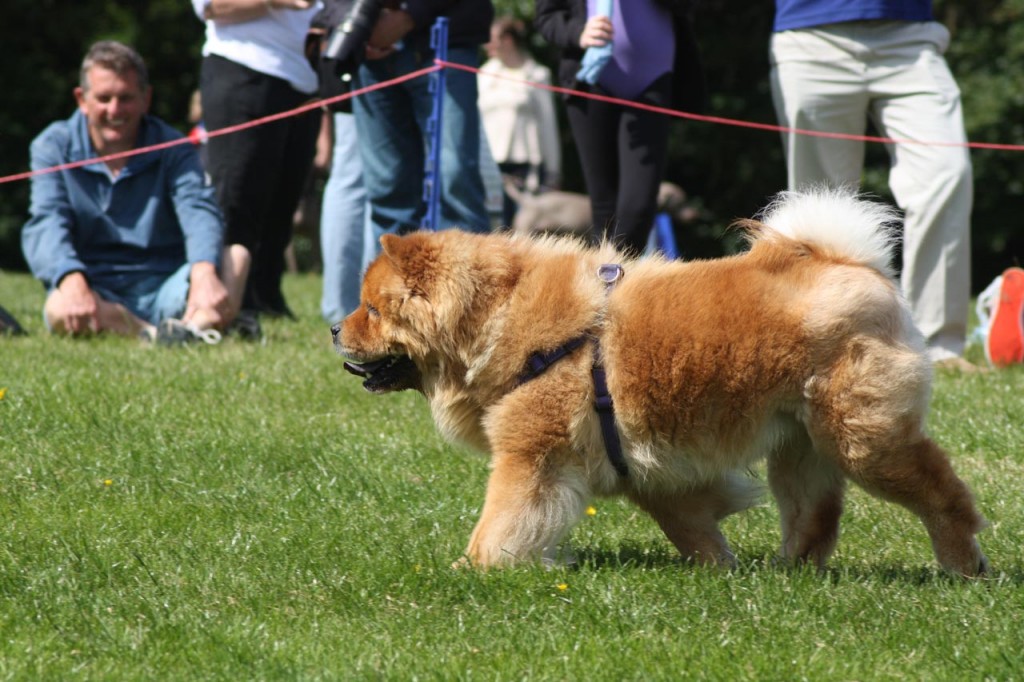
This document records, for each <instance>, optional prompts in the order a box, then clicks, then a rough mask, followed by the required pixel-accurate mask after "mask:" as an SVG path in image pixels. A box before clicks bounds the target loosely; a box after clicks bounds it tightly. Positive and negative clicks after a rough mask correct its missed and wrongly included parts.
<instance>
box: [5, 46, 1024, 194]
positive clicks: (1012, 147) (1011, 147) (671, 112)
mask: <svg viewBox="0 0 1024 682" xmlns="http://www.w3.org/2000/svg"><path fill="white" fill-rule="evenodd" d="M443 68H450V69H458V70H461V71H468V72H469V73H474V74H480V73H481V71H480V69H478V68H475V67H472V66H466V65H464V64H456V63H454V62H448V61H443V60H440V59H435V60H434V65H433V66H428V67H426V68H423V69H420V70H418V71H413V72H412V73H408V74H406V75H404V76H399V77H398V78H394V79H392V80H389V81H382V82H380V83H377V84H375V85H371V86H368V87H365V88H360V89H359V90H353V91H351V92H347V93H345V94H343V95H337V96H335V97H328V98H326V99H318V100H314V101H312V102H309V103H307V104H303V105H302V106H300V107H296V108H295V109H290V110H288V111H282V112H280V113H277V114H271V115H270V116H264V117H262V118H257V119H253V120H252V121H246V122H245V123H240V124H238V125H233V126H226V127H224V128H219V129H217V130H213V131H208V132H207V133H206V135H205V137H197V138H193V137H182V138H181V139H178V140H171V141H170V142H163V143H161V144H155V145H151V146H149V147H140V148H139V149H132V150H129V151H126V152H119V153H117V154H109V155H107V156H100V157H96V158H93V159H83V160H82V161H73V162H71V163H65V164H62V165H59V166H53V167H51V168H41V169H39V170H34V171H27V172H24V173H16V174H14V175H7V176H4V177H0V185H2V184H4V183H8V182H16V181H18V180H25V179H28V178H31V177H33V176H36V175H44V174H46V173H56V172H58V171H62V170H69V169H71V168H79V167H81V166H88V165H90V164H93V163H99V162H101V161H102V162H106V161H111V160H114V159H122V158H127V157H130V156H136V155H138V154H146V153H148V152H152V151H159V150H161V149H167V148H168V147H174V146H176V145H179V144H199V143H201V142H205V141H206V139H209V138H211V137H218V136H220V135H230V134H231V133H237V132H239V131H241V130H245V129H247V128H252V127H255V126H260V125H263V124H265V123H271V122H273V121H277V120H280V119H283V118H288V117H290V116H297V115H299V114H303V113H305V112H307V111H310V110H312V109H319V108H320V107H323V106H327V105H329V104H335V103H337V102H341V101H344V100H347V99H351V98H353V97H356V96H358V95H362V94H364V93H367V92H372V91H374V90H380V89H383V88H387V87H391V86H392V85H397V84H399V83H404V82H405V81H408V80H412V79H413V78H419V77H420V76H425V75H427V74H429V73H433V72H434V71H438V70H440V69H443ZM483 75H485V76H489V77H491V78H500V79H503V80H507V81H512V82H515V83H525V84H526V85H529V86H531V87H535V88H540V89H542V90H549V91H551V92H557V93H559V94H563V95H574V96H577V97H585V98H587V99H593V100H598V101H600V102H608V103H610V104H618V105H620V106H624V107H633V108H634V109H643V110H645V111H652V112H654V113H658V114H664V115H666V116H674V117H676V118H684V119H688V120H691V121H701V122H703V123H714V124H718V125H727V126H733V127H737V128H751V129H754V130H767V131H771V132H776V133H789V134H796V135H809V136H812V137H827V138H833V139H838V140H858V141H861V142H878V143H882V144H919V145H926V146H932V147H967V148H969V149H994V150H999V151H1009V152H1020V151H1024V145H1021V144H999V143H995V142H946V141H929V140H911V139H901V138H892V137H878V136H874V135H850V134H847V133H830V132H825V131H821V130H806V129H803V128H788V127H786V126H780V125H775V124H771V123H756V122H753V121H741V120H739V119H735V118H725V117H723V116H706V115H703V114H694V113H690V112H688V111H677V110H676V109H667V108H665V107H657V106H654V105H651V104H643V103H641V102H633V101H630V100H625V99H619V98H617V97H608V96H606V95H598V94H595V93H592V92H583V91H580V90H571V89H569V88H562V87H559V86H557V85H547V84H545V83H535V82H533V81H527V80H522V79H519V78H512V77H511V76H503V75H500V74H494V73H485V74H483Z"/></svg>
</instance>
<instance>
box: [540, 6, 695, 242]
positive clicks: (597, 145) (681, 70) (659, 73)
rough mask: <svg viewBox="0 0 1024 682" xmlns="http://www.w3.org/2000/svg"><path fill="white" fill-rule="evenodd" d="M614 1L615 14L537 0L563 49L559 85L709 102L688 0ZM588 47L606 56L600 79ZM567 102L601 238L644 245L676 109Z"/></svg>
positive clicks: (688, 107) (545, 30)
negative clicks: (659, 110)
mask: <svg viewBox="0 0 1024 682" xmlns="http://www.w3.org/2000/svg"><path fill="white" fill-rule="evenodd" d="M607 1H608V4H611V5H612V6H613V7H612V11H611V12H610V15H609V14H605V13H599V12H598V11H597V9H598V5H597V0H537V18H536V20H535V22H534V23H535V25H536V27H537V30H538V31H539V32H540V34H541V35H542V36H544V38H545V39H546V40H547V41H548V42H549V43H550V44H552V45H554V46H555V47H558V48H559V49H560V50H561V60H560V62H559V69H558V75H559V82H560V84H561V85H562V86H563V87H566V88H571V89H573V90H582V91H584V92H591V93H594V94H598V95H604V96H608V97H615V98H619V99H626V100H630V101H633V102H640V103H643V104H649V105H653V106H657V107H666V108H675V109H681V110H684V111H697V110H699V109H700V108H702V106H703V101H704V80H703V75H702V69H701V65H700V57H699V54H698V51H697V45H696V41H695V39H694V36H693V29H692V26H691V20H690V7H689V5H690V3H689V2H688V0H630V1H629V2H628V3H627V2H622V1H621V0H614V2H612V1H611V0H607ZM609 45H610V49H609ZM588 50H590V51H591V54H592V55H597V54H601V53H602V52H603V53H604V54H605V55H606V57H607V59H606V60H605V63H604V66H603V68H601V69H600V72H599V75H597V76H596V77H595V76H594V74H593V71H595V70H597V69H596V68H593V67H591V65H590V59H589V58H588V59H587V60H586V61H585V60H584V55H585V53H586V51H588ZM581 67H586V68H585V69H584V71H583V72H581ZM591 81H592V82H591ZM566 110H567V113H568V117H569V126H570V128H571V129H572V134H573V137H574V138H575V141H576V149H577V152H578V153H579V156H580V162H581V165H582V166H583V178H584V180H585V181H586V185H587V193H588V194H589V195H590V204H591V208H592V212H593V221H594V229H595V230H596V233H597V234H596V235H595V236H596V237H598V238H601V237H602V236H606V237H610V238H611V239H612V241H614V242H615V244H616V245H618V246H620V247H622V248H624V249H627V250H628V251H631V252H633V253H635V254H640V253H643V251H644V249H645V248H646V246H647V239H648V235H649V233H650V230H651V226H652V225H653V223H654V216H655V214H656V212H657V199H658V185H659V184H660V183H661V180H662V176H663V175H664V171H665V163H666V156H667V153H668V136H669V127H670V124H671V119H670V117H668V116H664V115H662V114H657V113H653V112H649V111H644V110H642V109H634V108H631V107H628V106H624V105H619V104H612V103H608V102H601V101H598V100H592V99H587V98H585V97H580V96H576V95H571V96H569V97H568V98H567V99H566Z"/></svg>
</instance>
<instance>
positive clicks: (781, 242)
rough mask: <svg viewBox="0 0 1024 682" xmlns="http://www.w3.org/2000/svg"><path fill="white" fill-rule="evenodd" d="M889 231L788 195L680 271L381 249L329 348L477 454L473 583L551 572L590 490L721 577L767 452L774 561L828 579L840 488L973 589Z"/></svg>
mask: <svg viewBox="0 0 1024 682" xmlns="http://www.w3.org/2000/svg"><path fill="white" fill-rule="evenodd" d="M895 218H896V216H895V214H894V212H893V211H892V210H891V209H889V208H887V207H886V206H884V205H883V204H880V203H875V202H872V201H867V200H865V199H863V198H861V197H858V196H856V195H855V194H853V193H851V192H848V191H845V190H831V189H818V190H814V191H810V192H805V193H783V194H781V195H779V196H778V197H777V198H776V199H775V201H774V202H773V203H772V205H771V206H769V207H768V208H767V209H766V210H765V211H764V212H763V213H762V217H761V219H760V220H744V221H740V223H739V225H740V226H741V227H742V228H744V229H745V231H746V232H747V233H748V234H749V241H750V249H749V250H748V251H746V252H744V253H742V254H740V255H735V256H731V257H727V258H722V259H718V260H709V261H693V262H681V261H667V260H664V259H662V258H660V257H651V258H647V259H639V260H638V259H633V258H627V257H625V256H623V255H622V254H621V253H618V252H616V250H615V249H614V248H612V246H610V245H607V244H605V245H603V246H599V247H594V248H591V247H587V246H585V245H583V244H581V243H579V242H578V241H572V240H566V239H558V238H553V237H541V238H531V237H525V236H520V235H498V234H494V235H474V234H468V233H466V232H462V231H458V230H450V231H444V232H437V233H429V232H418V233H413V234H409V235H407V236H403V237H399V236H394V235H386V236H384V237H383V238H382V239H381V245H382V247H383V251H382V254H381V255H380V256H379V257H378V258H377V259H376V260H375V261H374V262H373V263H372V264H371V265H370V267H369V268H368V270H367V272H366V276H365V279H364V282H363V288H362V294H361V296H362V306H361V307H360V308H359V309H358V310H357V311H355V312H354V313H352V314H351V315H350V316H348V317H347V318H345V320H344V321H343V322H341V323H340V324H338V325H335V326H334V327H333V328H332V333H333V335H334V340H335V345H336V347H337V349H338V351H339V353H340V354H341V355H343V356H345V357H346V358H348V360H349V361H348V363H346V366H347V369H349V371H351V372H353V373H355V374H358V375H360V376H361V377H363V378H364V385H365V387H366V388H367V389H368V390H370V391H372V392H378V393H381V392H387V391H393V390H402V389H407V388H414V389H417V390H419V391H420V392H422V393H423V395H424V396H426V398H427V400H428V402H429V404H430V409H431V412H432V414H433V417H434V420H435V421H436V423H437V426H438V428H439V429H440V431H441V432H442V433H443V434H444V435H445V436H446V437H447V438H449V439H451V440H455V441H461V442H464V443H468V444H469V445H471V446H474V447H476V448H478V449H480V450H482V451H484V452H485V453H487V454H488V455H489V457H490V462H491V467H492V471H491V474H490V479H489V481H488V484H487V492H486V497H485V500H484V504H483V509H482V511H481V514H480V519H479V521H478V523H477V524H476V528H475V529H474V530H473V533H472V536H471V537H470V540H469V546H468V547H467V549H466V553H465V557H464V561H468V562H469V563H470V564H472V565H474V566H479V567H491V566H497V565H504V564H512V563H517V562H525V561H537V560H543V559H545V558H551V557H553V556H555V555H556V553H557V547H558V546H559V543H561V542H562V541H563V540H564V539H565V538H566V536H567V534H568V533H569V531H570V529H571V528H572V527H573V525H574V524H575V523H576V522H577V520H578V519H579V518H580V517H581V515H582V514H583V513H584V510H585V509H586V507H587V505H588V503H589V502H590V501H591V499H592V497H593V496H605V495H625V496H627V497H628V498H629V499H631V500H632V501H633V502H635V503H636V504H637V505H638V506H639V507H640V508H641V509H643V510H644V511H646V512H647V513H648V514H650V515H651V516H652V517H653V518H654V520H655V521H656V522H657V523H658V525H659V526H660V527H661V529H662V530H663V531H664V532H665V534H666V535H667V536H668V538H669V540H671V541H672V543H673V544H674V545H675V546H676V547H677V548H678V550H679V552H680V553H681V554H682V556H683V557H684V558H685V559H687V560H690V561H693V562H696V563H701V564H712V565H724V566H729V565H731V564H732V563H733V562H734V558H733V555H732V553H731V551H730V548H729V545H728V544H727V542H726V540H725V538H724V537H723V536H722V533H721V532H720V530H719V527H718V524H719V521H720V520H721V519H722V518H723V517H725V516H726V515H728V514H731V513H734V512H737V511H740V510H742V509H744V508H746V507H748V506H750V505H751V504H752V503H753V502H754V501H755V499H756V492H757V491H756V489H755V486H754V485H753V484H752V481H751V479H750V478H748V477H746V476H744V475H743V473H742V472H743V471H744V470H745V469H747V468H748V467H749V466H750V465H751V464H753V463H754V462H755V461H756V460H758V459H761V458H765V459H767V475H768V487H769V489H770V491H771V493H772V495H773V496H774V498H775V500H776V502H777V504H778V506H779V509H780V515H781V523H782V543H781V555H782V557H783V558H784V559H786V560H790V561H792V562H811V563H813V564H816V565H817V566H819V567H822V566H824V564H825V562H826V560H827V559H828V557H829V555H830V554H831V553H832V551H833V549H834V547H835V544H836V540H837V538H838V535H839V518H840V514H841V512H842V508H843V495H844V488H845V485H846V481H847V480H851V481H853V482H854V483H856V484H858V485H860V486H861V487H863V488H864V489H865V490H867V491H869V492H870V493H873V494H874V495H877V496H878V497H881V498H884V499H886V500H891V501H893V502H896V503H898V504H900V505H903V506H904V507H906V508H907V509H909V510H910V511H912V512H913V513H914V514H916V515H917V516H918V517H919V518H920V519H921V521H922V522H923V523H924V526H925V529H926V530H927V532H928V535H929V536H930V538H931V543H932V547H933V549H934V552H935V556H936V557H937V559H938V562H939V563H940V564H941V565H942V566H943V567H944V568H945V569H947V570H949V571H951V572H954V573H958V574H962V575H965V576H976V575H979V574H981V573H983V572H985V570H986V568H987V562H986V559H985V556H984V555H983V554H982V551H981V549H980V548H979V546H978V543H977V541H976V540H975V534H976V533H977V532H978V531H979V530H980V529H981V528H982V526H983V523H984V522H983V519H982V517H981V516H980V515H979V513H978V512H977V511H976V510H975V507H974V503H973V501H972V496H971V493H970V491H969V490H968V488H967V486H966V485H965V484H964V483H963V482H962V481H961V480H960V479H959V478H957V476H956V474H954V472H953V469H952V467H951V466H950V462H949V459H948V457H947V456H946V454H945V453H944V452H943V450H942V449H941V448H940V447H939V446H938V445H937V444H936V443H934V442H933V441H932V440H931V439H930V438H929V437H928V436H927V435H926V434H925V431H924V422H925V414H926V411H927V404H928V397H929V390H930V381H931V371H932V366H931V363H930V362H929V360H928V359H927V357H926V355H925V353H924V343H923V340H922V337H921V334H920V332H919V331H918V330H917V329H916V328H915V327H914V324H913V322H912V321H911V319H910V315H909V313H908V310H907V307H906V305H905V303H904V301H903V299H902V298H901V296H900V293H899V289H898V287H897V285H896V284H895V282H894V280H893V272H892V269H891V267H890V261H891V256H892V253H891V251H892V249H891V245H892V244H891V242H892V237H891V235H890V232H889V230H888V226H889V225H890V224H891V223H892V222H893V220H894V219H895ZM595 366H596V369H597V370H599V371H595V369H594V368H595ZM605 388H606V389H607V390H605ZM595 400H596V403H597V404H595ZM609 403H610V405H609ZM609 407H610V408H611V409H608V408H609ZM609 427H610V428H609Z"/></svg>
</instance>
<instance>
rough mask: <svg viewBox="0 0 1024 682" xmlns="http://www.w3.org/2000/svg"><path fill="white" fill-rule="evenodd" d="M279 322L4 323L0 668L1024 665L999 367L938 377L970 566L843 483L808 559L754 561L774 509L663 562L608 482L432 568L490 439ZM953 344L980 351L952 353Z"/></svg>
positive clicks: (769, 542)
mask: <svg viewBox="0 0 1024 682" xmlns="http://www.w3.org/2000/svg"><path fill="white" fill-rule="evenodd" d="M286 286H287V294H288V298H289V301H290V302H291V303H292V306H293V308H294V309H295V310H296V312H297V313H298V314H299V317H300V320H299V321H298V322H285V321H281V322H277V321H270V322H266V323H265V325H264V326H265V331H266V341H265V343H263V344H261V345H255V344H247V343H244V342H240V341H236V340H232V339H229V340H227V341H225V342H224V343H223V344H221V345H220V346H217V347H201V348H181V349H163V348H156V349H152V348H146V347H144V346H142V345H140V344H139V343H138V342H136V341H134V340H124V339H116V338H105V339H98V340H80V341H69V340H66V339H59V338H53V337H50V336H48V335H47V334H46V333H45V332H44V330H43V328H42V322H41V319H40V314H39V309H40V308H41V305H42V290H41V288H40V287H39V286H38V284H37V283H36V282H34V281H33V280H31V279H30V278H29V277H28V276H27V275H16V274H10V273H7V274H3V273H0V304H3V305H4V306H5V307H7V308H8V310H10V311H11V312H12V313H14V314H15V316H16V317H18V318H19V319H20V321H21V322H22V323H23V324H24V325H25V326H26V327H27V328H28V329H29V331H30V332H31V335H30V336H28V337H25V338H2V337H0V679H14V680H37V679H45V680H71V679H75V680H90V679H117V680H122V679H128V680H133V679H145V680H157V679H159V680H262V679H268V680H275V679H285V680H293V679H295V680H314V679H326V680H333V679H387V680H412V679H420V680H518V679H531V680H534V679H535V680H633V679H635V680H640V679H643V680H803V679H806V680H815V681H819V680H908V679H909V680H957V681H959V680H986V679H992V680H1010V679H1022V678H1024V647H1022V643H1024V552H1022V549H1021V539H1022V537H1024V429H1022V424H1024V369H1021V368H1017V369H1014V370H1011V371H1003V372H992V373H988V374H984V375H969V376H967V375H940V376H939V377H938V379H937V382H936V387H935V395H934V398H933V409H932V413H931V417H930V421H929V423H930V430H931V433H932V434H933V436H934V437H935V438H936V440H938V441H939V442H940V443H941V444H942V445H943V446H945V447H946V448H947V449H948V450H949V452H950V453H951V455H952V457H953V459H954V465H955V466H956V468H957V470H958V472H959V473H960V474H961V476H962V477H963V478H964V479H966V480H967V481H968V483H969V484H970V485H971V486H972V487H973V489H974V490H975V493H976V495H977V498H978V503H979V506H980V508H981V509H982V511H983V513H984V514H985V515H986V517H987V518H988V519H989V521H990V522H991V525H990V527H989V528H988V529H987V530H985V531H984V532H983V533H982V534H981V536H980V539H981V542H982V544H983V546H984V548H985V550H986V552H987V553H988V556H989V558H990V560H991V562H992V565H993V567H994V573H993V574H992V575H991V576H990V577H989V578H988V579H985V580H978V581H964V580H960V579H955V578H951V577H948V576H946V575H944V574H942V573H940V572H939V571H938V570H937V568H936V567H935V563H934V560H933V558H932V554H931V550H930V547H929V545H928V541H927V538H926V536H925V533H924V529H923V527H922V526H921V525H920V523H918V521H917V520H916V519H915V518H913V517H912V516H911V515H910V514H909V513H907V512H905V511H903V510H902V509H898V508H896V507H893V506H892V505H888V504H883V503H881V502H878V501H877V500H875V499H873V498H870V497H868V496H866V495H864V494H863V493H861V492H860V491H859V490H853V491H851V494H850V496H849V499H848V504H847V509H846V512H845V514H844V517H843V522H844V525H843V536H842V538H841V540H840V543H839V548H838V550H837V551H836V554H835V556H834V557H833V560H832V563H831V568H830V570H829V571H828V572H827V573H824V574H818V573H816V572H814V571H811V570H786V569H783V568H781V567H778V566H776V565H774V563H773V556H774V553H775V549H776V546H777V543H778V524H777V514H776V511H775V509H774V506H773V505H772V504H771V503H766V504H765V505H763V506H761V507H758V508H755V509H753V510H751V511H749V512H747V513H745V514H743V515H741V516H739V517H733V518H732V519H730V520H729V521H728V522H727V524H726V527H725V532H726V535H727V536H728V537H729V538H730V541H731V542H732V545H733V548H734V550H735V551H736V553H737V556H738V558H739V563H740V565H739V567H738V568H737V569H736V570H735V571H733V572H731V573H724V572H716V571H714V570H705V569H698V568H692V567H689V566H684V565H682V564H681V562H680V561H679V560H678V557H677V555H676V553H675V550H674V549H673V548H672V547H671V546H670V545H669V543H668V542H667V540H665V538H664V537H663V536H662V535H661V533H660V531H658V529H657V528H656V527H655V526H654V524H653V522H651V521H650V520H649V519H647V518H646V517H643V516H641V515H639V514H638V513H637V512H636V511H635V510H634V509H633V508H631V507H630V506H629V505H628V504H626V503H624V502H621V501H618V500H596V501H595V502H594V508H595V510H596V513H595V514H594V515H592V516H589V517H587V518H585V519H584V521H583V522H582V523H581V524H580V526H579V527H577V529H576V530H575V531H574V533H573V535H572V542H573V545H574V548H575V550H576V552H577V555H578V556H579V559H580V563H579V565H578V566H577V567H575V568H573V569H564V568H563V569H555V570H552V571H545V570H543V569H540V568H521V569H512V570H503V571H494V572H490V573H486V574H481V573H477V572H472V571H456V570H452V569H450V568H449V565H450V563H451V562H452V561H453V560H455V559H457V558H458V557H459V555H460V553H461V551H462V549H463V548H464V545H465V542H466V540H467V538H468V535H469V533H470V531H471V529H472V526H473V523H474V521H475V517H476V515H477V512H478V510H479V507H480V504H481V502H482V499H483V491H484V484H485V481H486V476H487V463H486V461H485V460H484V459H483V458H482V457H480V456H478V455H476V454H475V453H471V452H468V451H465V450H462V449H460V448H457V447H453V446H450V445H448V444H445V443H444V442H442V441H441V440H440V439H439V437H438V436H437V435H436V433H435V431H434V428H433V425H432V423H431V421H430V418H429V415H428V413H427V410H426V406H425V403H424V401H423V400H422V398H420V397H419V396H418V395H416V394H412V393H403V394H397V395H391V396H382V397H374V396H371V395H369V394H366V393H364V392H363V391H362V389H361V387H360V385H359V382H358V381H357V380H356V379H355V378H353V377H350V376H348V375H346V374H345V373H344V372H343V371H342V368H341V362H340V361H339V359H338V358H337V356H335V354H334V353H333V351H332V349H331V347H330V334H329V331H328V326H327V325H326V324H325V323H324V322H322V321H321V320H320V319H319V316H318V314H317V310H318V300H319V286H320V280H319V278H317V277H315V276H309V275H302V276H290V277H289V278H288V279H287V281H286ZM972 352H973V356H972V357H973V359H975V360H978V359H980V358H979V356H978V350H977V349H974V350H973V351H972Z"/></svg>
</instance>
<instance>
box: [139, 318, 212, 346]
mask: <svg viewBox="0 0 1024 682" xmlns="http://www.w3.org/2000/svg"><path fill="white" fill-rule="evenodd" d="M140 336H141V337H142V338H143V339H144V340H146V341H149V342H150V343H153V344H155V345H158V346H184V345H186V344H189V343H207V344H210V345H213V344H217V343H220V340H221V335H220V332H219V331H217V330H216V329H200V328H198V327H196V326H195V325H194V324H190V323H187V322H182V321H181V320H177V319H175V318H173V317H169V318H167V319H166V320H161V321H160V324H158V325H156V327H153V328H152V329H145V330H143V331H142V333H141V334H140Z"/></svg>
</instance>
